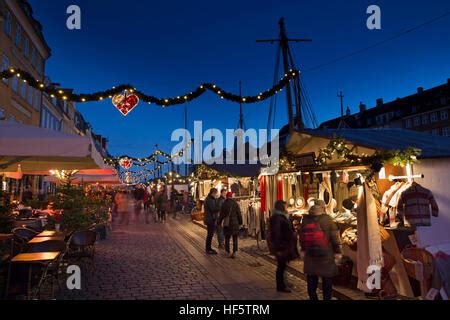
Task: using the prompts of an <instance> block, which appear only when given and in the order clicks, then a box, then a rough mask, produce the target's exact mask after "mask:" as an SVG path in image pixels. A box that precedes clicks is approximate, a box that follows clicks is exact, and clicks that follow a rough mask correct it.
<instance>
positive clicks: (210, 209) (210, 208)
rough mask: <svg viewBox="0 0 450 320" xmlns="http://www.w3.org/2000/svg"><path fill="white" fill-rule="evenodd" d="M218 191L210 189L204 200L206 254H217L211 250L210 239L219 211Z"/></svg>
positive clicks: (212, 235) (214, 229)
mask: <svg viewBox="0 0 450 320" xmlns="http://www.w3.org/2000/svg"><path fill="white" fill-rule="evenodd" d="M218 197H219V191H218V190H217V189H216V188H212V189H211V190H210V191H209V194H208V196H207V197H206V199H205V204H204V208H205V210H204V211H205V217H204V220H203V222H204V223H205V225H206V228H207V235H206V248H205V249H206V254H217V251H216V250H213V248H212V246H211V245H212V239H213V237H214V233H215V231H216V225H217V219H218V214H219V211H220V203H219V201H218Z"/></svg>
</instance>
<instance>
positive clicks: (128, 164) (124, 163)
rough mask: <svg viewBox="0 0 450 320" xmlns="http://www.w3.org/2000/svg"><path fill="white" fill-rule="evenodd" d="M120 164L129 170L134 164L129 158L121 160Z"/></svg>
mask: <svg viewBox="0 0 450 320" xmlns="http://www.w3.org/2000/svg"><path fill="white" fill-rule="evenodd" d="M119 164H120V166H121V167H122V168H123V169H125V170H128V169H130V168H131V166H132V165H133V162H132V161H131V160H130V159H128V158H122V159H120V161H119Z"/></svg>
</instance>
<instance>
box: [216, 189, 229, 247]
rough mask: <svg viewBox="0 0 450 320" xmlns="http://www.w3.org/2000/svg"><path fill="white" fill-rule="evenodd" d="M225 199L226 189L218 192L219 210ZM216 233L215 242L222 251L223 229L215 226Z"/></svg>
mask: <svg viewBox="0 0 450 320" xmlns="http://www.w3.org/2000/svg"><path fill="white" fill-rule="evenodd" d="M226 199H227V190H226V189H222V190H220V197H219V199H218V201H219V206H220V208H222V205H223V203H224V202H225V200H226ZM216 233H217V242H218V243H219V249H220V250H223V249H225V246H224V244H225V235H224V233H223V228H222V226H221V225H220V224H217V226H216Z"/></svg>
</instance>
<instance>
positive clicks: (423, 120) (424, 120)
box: [422, 114, 429, 124]
mask: <svg viewBox="0 0 450 320" xmlns="http://www.w3.org/2000/svg"><path fill="white" fill-rule="evenodd" d="M428 122H429V121H428V115H427V114H424V115H423V116H422V124H428Z"/></svg>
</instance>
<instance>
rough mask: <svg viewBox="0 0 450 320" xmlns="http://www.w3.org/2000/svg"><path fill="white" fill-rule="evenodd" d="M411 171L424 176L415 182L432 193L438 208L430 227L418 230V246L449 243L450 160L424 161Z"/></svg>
mask: <svg viewBox="0 0 450 320" xmlns="http://www.w3.org/2000/svg"><path fill="white" fill-rule="evenodd" d="M413 170H414V174H423V175H424V176H425V178H424V179H417V180H416V182H417V183H419V184H420V185H422V186H423V187H425V188H427V189H429V190H430V191H431V192H433V194H434V197H435V199H436V202H437V204H438V206H439V217H438V218H435V217H432V218H431V223H432V226H431V227H419V228H418V230H417V235H418V240H419V246H420V247H422V248H424V247H427V246H430V245H433V246H434V245H439V244H444V243H450V158H442V159H424V160H421V161H420V162H419V163H417V164H415V165H414V167H413Z"/></svg>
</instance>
